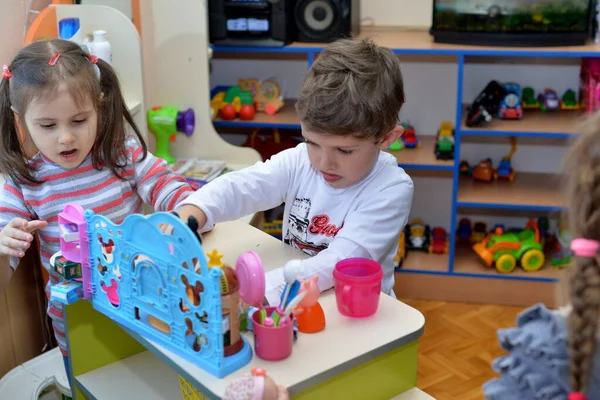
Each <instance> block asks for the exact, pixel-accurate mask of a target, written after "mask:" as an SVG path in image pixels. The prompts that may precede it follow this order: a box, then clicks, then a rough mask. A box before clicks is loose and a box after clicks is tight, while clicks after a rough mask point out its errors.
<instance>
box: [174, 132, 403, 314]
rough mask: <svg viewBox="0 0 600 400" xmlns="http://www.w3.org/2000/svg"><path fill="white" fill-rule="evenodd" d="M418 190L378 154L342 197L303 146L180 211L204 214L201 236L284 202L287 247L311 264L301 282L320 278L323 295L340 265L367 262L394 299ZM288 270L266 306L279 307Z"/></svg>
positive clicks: (205, 190)
mask: <svg viewBox="0 0 600 400" xmlns="http://www.w3.org/2000/svg"><path fill="white" fill-rule="evenodd" d="M412 198H413V182H412V180H411V179H410V177H409V176H408V175H407V174H406V172H404V170H403V169H402V168H399V167H398V165H397V161H396V159H395V158H394V157H393V156H392V155H390V154H388V153H385V152H380V154H379V157H378V159H377V161H376V163H375V166H374V167H373V169H372V170H371V172H370V173H369V174H368V175H367V176H366V177H365V178H363V179H362V180H361V181H359V182H357V183H355V184H353V185H352V186H350V187H347V188H344V189H334V188H332V187H331V186H329V185H328V184H327V183H326V182H325V180H324V179H323V176H322V175H321V174H320V173H319V172H318V171H316V170H315V169H314V168H313V167H312V166H311V164H310V161H309V159H308V152H307V149H306V144H304V143H302V144H299V145H298V146H296V147H295V148H293V149H288V150H284V151H282V152H280V153H278V154H276V155H274V156H273V157H271V159H270V160H268V161H266V162H258V163H256V164H255V165H253V166H251V167H248V168H245V169H243V170H240V171H235V172H230V173H228V174H226V175H223V176H221V177H219V178H217V179H215V180H214V181H212V182H210V183H209V184H207V185H205V186H204V187H202V188H201V189H200V190H198V191H197V192H195V193H194V194H192V195H191V196H189V197H188V198H187V199H186V200H185V201H183V202H182V203H180V204H179V205H178V206H177V208H179V207H181V206H183V205H185V204H193V205H195V206H197V207H199V208H200V209H202V211H204V213H205V214H206V216H207V218H208V221H207V223H206V225H205V226H204V227H202V228H201V231H202V232H206V231H209V230H211V229H212V227H213V226H214V225H215V224H217V223H219V222H224V221H231V220H235V219H237V218H241V217H243V216H244V215H248V214H251V213H254V212H258V211H264V210H268V209H271V208H274V207H277V206H279V205H280V204H281V203H283V202H285V210H284V216H283V240H284V242H285V243H287V244H289V245H290V246H292V247H296V248H299V249H300V250H302V251H303V252H304V253H306V254H309V255H311V256H313V257H311V258H309V259H306V260H304V261H303V262H302V263H303V267H304V268H303V271H302V272H301V274H300V276H299V277H300V278H309V277H311V276H314V275H315V274H318V275H319V287H320V289H321V290H322V291H323V290H326V289H329V288H331V287H333V286H334V280H333V269H334V267H335V264H336V263H337V262H338V261H339V260H342V259H345V258H351V257H365V258H371V259H373V260H376V261H378V262H379V263H380V264H381V266H382V267H383V271H384V279H383V284H382V291H383V292H384V293H387V294H389V295H391V296H394V292H393V288H394V261H393V260H394V257H395V255H396V252H397V249H398V240H399V237H400V232H401V231H402V229H403V228H404V225H405V224H406V222H407V219H408V214H409V212H410V208H411V204H412ZM282 267H283V266H280V268H277V269H275V270H272V271H270V272H268V273H267V276H266V298H267V300H268V301H269V304H271V305H277V304H279V298H280V296H281V293H282V291H283V288H284V286H285V280H284V278H283V268H282Z"/></svg>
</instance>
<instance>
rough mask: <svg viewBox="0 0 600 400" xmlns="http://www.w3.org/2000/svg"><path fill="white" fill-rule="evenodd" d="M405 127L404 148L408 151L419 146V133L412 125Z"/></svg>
mask: <svg viewBox="0 0 600 400" xmlns="http://www.w3.org/2000/svg"><path fill="white" fill-rule="evenodd" d="M403 126H404V134H403V135H402V141H403V142H404V147H406V148H407V149H414V148H417V147H418V146H419V139H417V133H416V131H415V128H413V127H412V126H410V125H403Z"/></svg>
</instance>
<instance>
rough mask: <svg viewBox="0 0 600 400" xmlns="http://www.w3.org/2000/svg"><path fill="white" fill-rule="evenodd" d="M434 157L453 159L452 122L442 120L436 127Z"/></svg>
mask: <svg viewBox="0 0 600 400" xmlns="http://www.w3.org/2000/svg"><path fill="white" fill-rule="evenodd" d="M434 152H435V158H437V159H438V160H454V127H453V126H452V122H449V121H443V122H442V123H441V124H440V128H439V129H438V133H437V138H436V142H435V149H434Z"/></svg>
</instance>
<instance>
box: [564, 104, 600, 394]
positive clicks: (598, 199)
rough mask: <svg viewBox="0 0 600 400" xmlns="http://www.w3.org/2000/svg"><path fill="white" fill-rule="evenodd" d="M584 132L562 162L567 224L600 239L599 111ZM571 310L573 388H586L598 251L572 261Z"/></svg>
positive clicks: (577, 234)
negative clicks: (566, 202) (595, 253)
mask: <svg viewBox="0 0 600 400" xmlns="http://www.w3.org/2000/svg"><path fill="white" fill-rule="evenodd" d="M582 128H583V129H582V131H583V132H584V133H583V134H582V135H581V136H580V137H579V138H577V140H576V141H575V143H574V144H573V146H572V147H571V148H570V149H569V152H568V154H567V156H566V158H565V163H564V175H565V178H566V191H567V200H568V204H567V206H568V216H569V225H570V228H571V230H572V233H573V237H574V238H585V239H591V240H596V241H600V113H596V114H595V115H594V116H592V117H591V118H590V119H589V120H587V121H586V122H585V123H584V124H583V127H582ZM572 268H575V269H574V271H572V273H571V274H570V275H571V279H570V298H571V305H572V311H571V313H570V315H569V352H570V362H571V368H570V374H571V389H572V391H573V392H579V393H585V392H586V391H587V388H588V378H589V375H590V372H591V370H592V367H593V365H592V363H593V359H594V354H595V350H596V333H597V329H598V317H599V316H600V255H598V256H595V257H577V258H576V262H575V263H574V265H573V266H572Z"/></svg>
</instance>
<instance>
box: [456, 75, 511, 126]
mask: <svg viewBox="0 0 600 400" xmlns="http://www.w3.org/2000/svg"><path fill="white" fill-rule="evenodd" d="M505 94H506V90H505V89H504V86H502V85H501V84H500V83H498V82H497V81H490V82H489V83H488V84H487V85H486V87H485V88H484V89H483V90H482V91H481V93H479V95H478V96H477V97H476V98H475V100H474V101H473V104H471V106H470V107H469V111H468V113H467V118H466V120H465V123H466V125H467V126H468V127H473V126H477V125H480V124H482V123H483V122H490V121H491V120H492V116H493V115H496V114H497V113H498V107H499V106H500V101H501V100H502V98H503V97H504V96H505Z"/></svg>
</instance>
